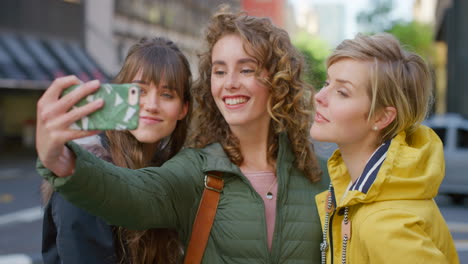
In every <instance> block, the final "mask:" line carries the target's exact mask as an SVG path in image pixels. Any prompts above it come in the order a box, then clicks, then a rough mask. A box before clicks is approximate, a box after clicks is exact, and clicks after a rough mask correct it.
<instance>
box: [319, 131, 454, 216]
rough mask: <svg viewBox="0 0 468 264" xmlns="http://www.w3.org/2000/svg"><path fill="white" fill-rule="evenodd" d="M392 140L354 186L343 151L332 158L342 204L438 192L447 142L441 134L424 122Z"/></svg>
mask: <svg viewBox="0 0 468 264" xmlns="http://www.w3.org/2000/svg"><path fill="white" fill-rule="evenodd" d="M389 143H390V144H384V145H382V146H381V147H380V148H379V149H378V150H377V151H376V152H375V153H374V154H373V155H372V157H371V159H370V160H369V162H368V164H367V166H366V169H365V171H364V173H363V174H362V175H361V177H360V178H358V180H357V181H356V183H355V184H353V185H351V186H350V176H349V173H348V170H347V168H346V166H345V164H344V162H343V160H342V158H341V154H340V152H339V150H337V151H335V153H334V154H333V155H332V157H330V159H329V160H328V170H329V175H330V178H331V181H332V183H333V187H334V191H335V195H336V200H337V206H338V207H343V206H351V205H354V204H358V203H371V202H376V201H389V200H416V199H432V198H434V197H435V196H436V195H437V190H438V187H439V185H440V183H441V181H442V179H443V177H444V170H445V161H444V154H443V145H442V142H441V141H440V138H439V137H438V136H437V134H436V133H435V132H434V131H433V130H432V129H430V128H428V127H426V126H422V125H421V126H419V128H418V129H417V130H416V131H414V132H413V133H412V134H411V135H406V133H405V132H401V133H399V134H398V135H397V136H396V137H395V138H393V139H392V140H391V142H389ZM348 187H350V190H349V191H347V190H348Z"/></svg>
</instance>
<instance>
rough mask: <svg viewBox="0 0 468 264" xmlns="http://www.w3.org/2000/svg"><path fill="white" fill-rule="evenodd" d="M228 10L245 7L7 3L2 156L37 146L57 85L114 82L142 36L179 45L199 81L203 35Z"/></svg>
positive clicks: (1, 36) (126, 1)
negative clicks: (67, 80) (42, 111)
mask: <svg viewBox="0 0 468 264" xmlns="http://www.w3.org/2000/svg"><path fill="white" fill-rule="evenodd" d="M220 4H228V5H230V6H231V7H233V8H234V9H239V8H240V1H239V0H222V1H219V0H99V1H95V0H44V1H37V0H2V1H1V2H0V150H7V151H9V150H13V149H14V148H17V147H18V143H20V144H19V145H20V146H21V143H22V146H26V147H30V148H32V147H33V145H34V140H33V139H34V133H33V132H31V131H33V130H34V125H35V117H36V102H37V100H38V99H39V97H40V96H41V95H42V93H43V92H44V90H45V89H46V88H47V87H48V86H49V85H50V83H51V81H52V80H53V79H55V78H57V77H60V76H65V75H69V74H75V75H77V76H78V77H79V78H80V79H82V80H84V81H86V80H90V79H100V80H101V81H103V82H106V81H110V80H111V79H112V77H113V76H114V75H115V74H116V73H117V72H118V70H119V69H120V67H121V65H122V63H123V60H124V58H125V55H126V53H127V51H128V48H129V47H130V46H131V45H132V44H133V43H135V42H137V41H138V40H139V39H140V38H142V37H148V38H151V37H155V36H164V37H168V38H170V39H171V40H173V41H174V42H175V43H177V45H179V47H180V48H181V49H182V51H183V52H184V53H185V54H186V55H187V57H188V58H189V62H190V64H191V67H192V70H193V73H194V77H195V78H196V73H197V70H196V68H197V64H196V61H197V56H196V55H197V50H199V48H200V45H201V41H202V39H201V37H202V31H203V28H204V26H205V24H206V23H207V21H208V19H209V18H210V16H211V15H212V13H213V12H214V11H215V10H216V8H217V7H218V6H219V5H220ZM31 137H32V139H31ZM10 142H13V143H14V144H13V145H12V144H10Z"/></svg>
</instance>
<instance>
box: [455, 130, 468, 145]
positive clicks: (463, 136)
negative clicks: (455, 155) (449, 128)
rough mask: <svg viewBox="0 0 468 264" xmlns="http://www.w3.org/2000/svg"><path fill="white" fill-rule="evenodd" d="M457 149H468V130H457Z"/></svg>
mask: <svg viewBox="0 0 468 264" xmlns="http://www.w3.org/2000/svg"><path fill="white" fill-rule="evenodd" d="M457 148H462V149H468V129H464V128H459V129H457Z"/></svg>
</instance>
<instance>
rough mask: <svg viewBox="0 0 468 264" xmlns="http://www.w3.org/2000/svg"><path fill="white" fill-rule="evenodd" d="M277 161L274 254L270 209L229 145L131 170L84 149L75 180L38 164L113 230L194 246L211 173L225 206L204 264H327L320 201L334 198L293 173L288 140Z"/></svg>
mask: <svg viewBox="0 0 468 264" xmlns="http://www.w3.org/2000/svg"><path fill="white" fill-rule="evenodd" d="M279 141H280V147H279V153H278V158H277V171H276V173H277V176H278V198H277V208H276V223H275V231H274V235H273V243H272V248H271V252H270V251H269V250H268V246H267V230H266V222H265V213H264V203H263V200H262V198H261V197H260V195H259V194H258V193H257V192H256V191H255V190H254V188H253V187H252V186H251V184H250V182H249V181H248V180H247V178H246V177H245V176H244V175H243V174H242V173H241V171H240V169H239V167H237V166H236V165H234V164H233V163H231V161H230V160H229V158H228V157H227V156H226V154H225V153H224V151H223V149H222V147H221V145H219V144H217V143H215V144H211V145H209V146H207V147H205V148H203V149H185V150H183V151H181V152H180V153H179V154H177V155H176V156H175V157H174V158H172V159H171V160H169V161H167V162H166V163H165V164H164V165H162V166H161V167H152V168H145V169H140V170H130V169H125V168H119V167H116V166H114V165H112V164H110V163H107V162H105V161H102V160H100V159H98V158H96V157H94V156H93V155H92V154H90V153H88V152H86V151H85V150H82V149H81V148H80V147H79V146H77V145H76V144H73V143H69V144H68V146H69V147H70V148H71V149H72V150H73V152H74V153H75V154H76V156H77V157H78V158H77V160H76V169H75V173H74V174H73V175H72V176H69V177H67V178H57V177H55V176H54V175H53V174H52V173H51V172H50V171H49V170H47V169H46V168H44V167H43V166H42V164H41V163H40V162H38V166H37V170H38V172H39V173H40V174H41V175H42V176H44V177H45V178H46V179H47V180H48V181H49V182H51V183H52V184H53V186H54V187H55V188H56V190H57V191H58V192H60V193H61V194H62V195H63V196H64V197H65V198H66V199H68V200H70V201H71V202H72V203H74V204H75V205H77V206H80V207H82V208H84V209H86V210H88V211H89V212H90V213H92V214H94V215H97V216H100V217H102V218H103V219H104V220H106V221H107V222H108V223H109V224H112V225H118V226H124V227H126V228H131V229H147V228H159V227H168V228H175V229H177V230H178V231H179V234H180V237H181V239H182V241H183V242H184V243H185V244H187V243H188V239H189V237H190V233H191V228H192V224H193V221H194V218H195V215H196V212H197V208H198V204H199V202H200V197H201V194H202V192H203V188H204V183H203V180H204V175H205V172H206V171H221V172H224V182H225V187H224V191H223V193H222V194H221V198H220V201H219V205H218V211H217V213H216V217H215V221H214V224H213V227H212V230H211V234H210V238H209V240H208V245H207V247H206V250H205V254H204V257H203V263H218V264H219V263H249V264H252V263H288V264H292V263H319V262H320V249H319V244H320V242H321V239H322V231H321V227H320V220H319V216H318V213H317V208H316V205H315V202H314V201H315V200H314V197H315V195H316V194H318V193H320V192H322V191H323V190H326V188H327V186H328V181H329V177H328V175H327V173H326V162H325V161H320V163H321V164H320V165H321V168H322V170H323V171H324V173H323V175H322V180H321V181H320V182H318V183H315V184H312V183H311V182H310V181H309V180H308V179H306V178H305V177H304V176H303V174H302V173H301V172H300V171H299V170H298V169H296V168H294V167H293V160H294V155H293V153H292V151H291V149H290V148H289V141H288V139H287V136H286V135H284V134H283V135H280V140H279Z"/></svg>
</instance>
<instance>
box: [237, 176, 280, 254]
mask: <svg viewBox="0 0 468 264" xmlns="http://www.w3.org/2000/svg"><path fill="white" fill-rule="evenodd" d="M242 173H244V175H245V177H247V179H249V181H250V183H251V184H252V186H253V187H254V189H255V191H257V193H258V194H259V195H260V196H261V197H262V199H263V203H264V204H265V217H266V225H267V238H268V249H271V242H272V240H273V231H274V230H275V218H276V194H277V193H278V182H277V180H276V175H275V173H274V172H271V171H255V172H244V171H243V172H242ZM269 192H270V193H271V194H272V196H271V199H268V198H267V193H269Z"/></svg>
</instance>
